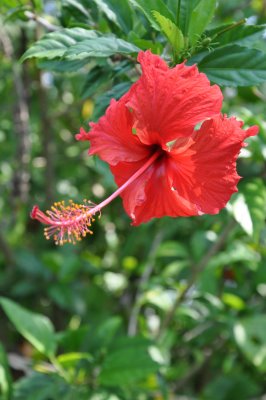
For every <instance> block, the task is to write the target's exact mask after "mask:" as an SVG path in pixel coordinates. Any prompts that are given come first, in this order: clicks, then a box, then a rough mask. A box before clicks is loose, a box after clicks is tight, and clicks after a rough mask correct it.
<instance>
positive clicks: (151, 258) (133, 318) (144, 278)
mask: <svg viewBox="0 0 266 400" xmlns="http://www.w3.org/2000/svg"><path fill="white" fill-rule="evenodd" d="M163 236H164V235H163V232H162V231H159V232H158V233H157V235H155V237H154V240H153V242H152V245H151V247H150V251H149V254H148V258H147V263H146V265H145V268H144V270H143V273H142V275H141V277H140V280H139V284H138V289H137V294H136V297H135V302H134V305H133V308H132V311H131V314H130V317H129V323H128V335H129V336H134V335H136V333H137V325H138V316H139V313H140V309H141V297H142V293H143V290H144V288H145V286H146V284H147V282H148V280H149V278H150V276H151V274H152V272H153V270H154V266H155V258H156V250H157V249H158V247H159V246H160V244H161V243H162V240H163Z"/></svg>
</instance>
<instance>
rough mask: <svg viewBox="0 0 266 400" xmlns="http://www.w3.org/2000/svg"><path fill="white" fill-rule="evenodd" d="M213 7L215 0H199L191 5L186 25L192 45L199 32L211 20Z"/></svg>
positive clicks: (199, 34) (202, 30)
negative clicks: (191, 8)
mask: <svg viewBox="0 0 266 400" xmlns="http://www.w3.org/2000/svg"><path fill="white" fill-rule="evenodd" d="M215 7H216V0H200V1H199V2H198V4H197V5H196V6H195V7H193V10H192V12H191V16H190V20H189V25H188V38H189V41H190V43H191V45H192V46H195V44H196V43H197V41H198V40H199V38H200V37H201V34H202V33H203V32H204V30H205V28H206V27H207V25H208V24H209V22H210V21H211V20H212V18H213V16H214V12H215Z"/></svg>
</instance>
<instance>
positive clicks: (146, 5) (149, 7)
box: [129, 0, 175, 31]
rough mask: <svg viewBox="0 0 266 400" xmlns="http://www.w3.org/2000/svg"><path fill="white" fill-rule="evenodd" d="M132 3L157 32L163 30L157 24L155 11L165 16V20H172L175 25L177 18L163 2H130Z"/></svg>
mask: <svg viewBox="0 0 266 400" xmlns="http://www.w3.org/2000/svg"><path fill="white" fill-rule="evenodd" d="M129 1H130V3H131V4H132V5H133V6H134V7H137V8H139V9H140V10H141V11H142V12H143V14H144V15H145V16H146V17H147V19H148V20H149V21H150V23H151V25H152V27H153V28H155V29H157V30H159V31H160V30H161V28H160V25H159V24H158V23H157V21H156V18H155V17H154V15H153V11H157V12H158V13H159V14H161V15H162V16H164V17H165V18H168V19H170V20H171V21H172V22H173V23H175V17H174V15H173V13H172V12H171V11H170V10H169V8H168V7H167V6H166V4H165V2H163V1H162V0H129Z"/></svg>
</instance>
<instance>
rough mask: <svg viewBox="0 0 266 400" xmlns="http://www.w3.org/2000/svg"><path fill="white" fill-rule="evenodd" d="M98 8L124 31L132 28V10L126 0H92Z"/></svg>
mask: <svg viewBox="0 0 266 400" xmlns="http://www.w3.org/2000/svg"><path fill="white" fill-rule="evenodd" d="M93 1H94V2H95V3H96V4H97V6H98V8H99V9H100V10H101V11H102V12H103V13H104V14H105V15H106V16H107V18H108V19H109V20H110V21H112V22H114V23H115V24H116V25H117V26H118V27H119V28H121V29H122V30H123V31H124V32H125V33H129V32H130V30H131V29H132V28H133V18H132V10H131V8H130V6H129V3H128V0H93Z"/></svg>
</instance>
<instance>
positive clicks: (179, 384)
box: [173, 339, 225, 392]
mask: <svg viewBox="0 0 266 400" xmlns="http://www.w3.org/2000/svg"><path fill="white" fill-rule="evenodd" d="M224 342H225V341H224V340H223V339H219V340H216V341H215V343H214V344H213V346H212V347H211V348H208V349H206V350H205V351H204V352H203V354H204V359H203V360H202V361H201V362H200V363H198V364H195V365H193V366H192V367H191V369H190V370H189V371H188V372H187V374H186V375H184V376H183V378H181V379H180V380H179V381H177V382H176V383H175V384H174V386H173V389H174V391H175V392H178V391H180V390H181V389H182V388H183V387H184V386H185V385H186V384H187V383H188V382H189V381H190V380H191V379H192V378H194V376H196V375H197V374H198V373H199V372H201V371H202V369H204V368H205V366H206V365H207V364H208V362H209V361H210V359H211V358H212V357H213V355H214V354H216V352H217V351H219V350H220V349H221V348H222V347H223V346H224Z"/></svg>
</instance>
